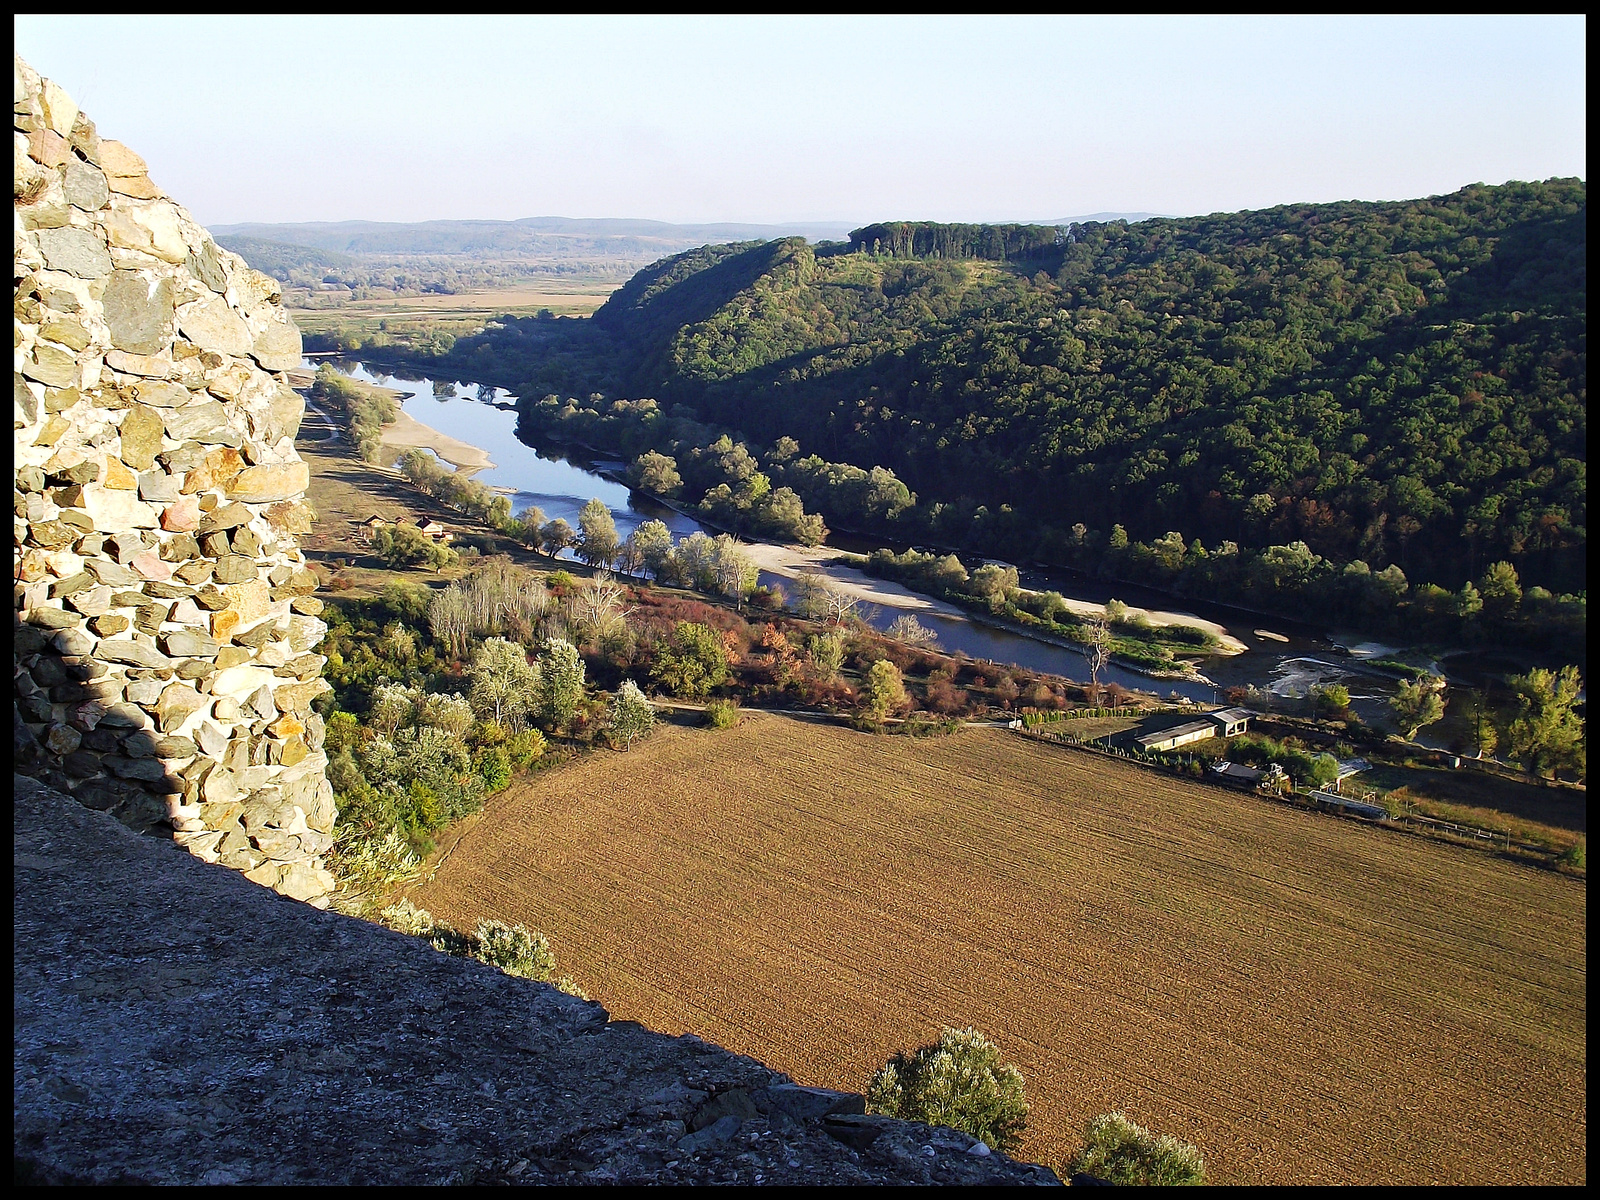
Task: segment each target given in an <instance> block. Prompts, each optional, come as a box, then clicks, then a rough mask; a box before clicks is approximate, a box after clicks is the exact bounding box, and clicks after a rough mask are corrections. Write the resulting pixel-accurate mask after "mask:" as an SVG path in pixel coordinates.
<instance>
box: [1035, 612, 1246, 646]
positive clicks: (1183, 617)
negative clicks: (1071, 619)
mask: <svg viewBox="0 0 1600 1200" xmlns="http://www.w3.org/2000/svg"><path fill="white" fill-rule="evenodd" d="M1067 609H1068V611H1070V612H1071V613H1072V614H1073V615H1074V616H1079V617H1097V616H1099V615H1100V614H1101V613H1103V612H1105V610H1106V606H1105V605H1104V604H1090V603H1089V602H1088V601H1087V600H1073V599H1070V598H1068V599H1067ZM1127 609H1128V616H1129V617H1130V618H1133V617H1137V616H1141V615H1142V616H1143V617H1144V618H1145V620H1147V621H1149V622H1150V624H1152V625H1193V626H1194V627H1195V628H1196V629H1204V630H1205V631H1206V632H1207V633H1211V634H1215V635H1216V639H1217V641H1218V642H1219V643H1221V644H1220V646H1219V647H1218V649H1219V651H1220V652H1221V653H1223V654H1242V653H1244V652H1245V651H1246V650H1248V649H1250V647H1249V646H1247V645H1245V644H1244V643H1243V642H1241V641H1240V640H1239V639H1238V638H1236V637H1234V636H1233V635H1232V634H1231V633H1229V632H1228V629H1227V626H1225V625H1218V624H1217V623H1216V622H1215V621H1208V620H1206V619H1205V618H1204V617H1197V616H1195V615H1194V614H1193V613H1186V612H1170V611H1168V610H1167V609H1163V608H1135V607H1134V606H1133V605H1131V604H1130V605H1128V606H1127Z"/></svg>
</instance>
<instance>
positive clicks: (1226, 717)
mask: <svg viewBox="0 0 1600 1200" xmlns="http://www.w3.org/2000/svg"><path fill="white" fill-rule="evenodd" d="M1255 715H1256V714H1255V713H1253V712H1251V711H1250V710H1249V709H1248V708H1219V709H1218V710H1217V711H1216V712H1214V713H1207V714H1206V716H1207V717H1209V718H1210V719H1211V720H1213V721H1226V722H1227V723H1228V724H1230V725H1231V724H1233V723H1234V722H1235V721H1248V720H1249V719H1250V718H1251V717H1253V716H1255Z"/></svg>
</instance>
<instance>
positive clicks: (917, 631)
mask: <svg viewBox="0 0 1600 1200" xmlns="http://www.w3.org/2000/svg"><path fill="white" fill-rule="evenodd" d="M889 636H890V637H892V638H894V639H895V640H896V641H900V642H904V643H905V644H906V645H908V646H931V645H933V644H934V643H935V642H937V641H938V640H939V635H938V633H936V632H935V631H934V630H932V629H929V628H928V627H927V626H926V625H924V624H923V623H922V622H921V621H919V620H917V618H916V617H914V616H912V615H911V614H910V613H906V614H904V615H903V616H899V617H896V618H895V619H894V624H892V625H890V626H889Z"/></svg>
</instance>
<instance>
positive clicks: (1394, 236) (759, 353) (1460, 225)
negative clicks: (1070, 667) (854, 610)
mask: <svg viewBox="0 0 1600 1200" xmlns="http://www.w3.org/2000/svg"><path fill="white" fill-rule="evenodd" d="M1586 212H1587V193H1586V188H1585V185H1584V183H1583V181H1582V180H1577V179H1556V180H1549V181H1546V182H1543V183H1512V184H1506V185H1504V186H1500V187H1486V186H1483V185H1474V186H1471V187H1467V188H1463V189H1462V190H1461V191H1459V192H1455V193H1452V194H1449V195H1443V196H1434V197H1428V198H1425V199H1420V200H1411V201H1400V202H1383V203H1376V202H1361V201H1350V202H1343V203H1335V204H1295V205H1285V206H1280V207H1278V208H1273V209H1264V210H1260V211H1252V212H1239V213H1217V214H1212V215H1209V216H1202V217H1185V218H1180V219H1150V220H1144V221H1139V222H1137V223H1123V222H1121V221H1114V222H1099V223H1087V224H1086V223H1084V222H1078V223H1077V224H1078V228H1077V229H1076V230H1073V231H1071V232H1068V231H1067V230H1060V229H1057V228H1056V227H1054V226H1023V225H1012V226H977V225H973V226H967V225H937V224H933V223H928V222H881V223H879V224H877V225H872V226H864V227H862V228H861V230H859V231H857V233H858V235H859V236H853V238H852V242H851V243H849V244H843V245H841V244H834V245H830V246H827V247H812V246H808V245H807V244H806V243H805V242H804V241H803V240H801V239H800V238H790V239H781V240H776V241H765V242H744V243H738V244H733V245H722V246H707V247H703V248H698V249H694V250H689V251H686V252H684V253H682V254H679V255H676V256H673V257H670V258H665V259H662V260H660V261H657V262H654V263H652V264H651V265H650V266H649V267H647V268H646V269H644V270H642V271H640V272H639V273H638V274H637V275H635V276H634V277H633V278H632V279H631V280H630V281H629V282H628V283H627V284H626V285H624V286H623V287H622V288H620V289H618V290H617V291H616V292H614V293H613V294H612V296H611V299H610V300H609V301H608V302H607V303H606V305H605V306H604V307H602V308H601V309H600V310H599V311H598V312H597V313H596V314H595V316H594V318H593V320H592V321H591V322H582V323H581V325H582V326H583V327H584V328H583V329H580V328H579V327H578V326H579V324H580V323H573V325H572V327H571V335H572V337H574V338H576V337H578V336H579V335H580V334H582V336H583V337H584V338H586V339H587V341H584V342H582V344H578V343H574V344H573V348H572V349H571V350H570V351H569V350H563V351H562V353H561V354H557V353H556V351H557V350H558V349H560V347H559V346H558V343H556V342H554V341H552V340H551V337H552V336H553V335H554V334H555V333H557V332H559V331H558V330H556V329H555V328H553V327H550V328H546V327H541V326H540V325H539V323H537V322H526V323H523V324H521V325H518V326H515V327H513V326H511V325H507V326H506V327H505V328H503V329H497V330H487V331H485V332H484V333H483V334H482V335H479V336H478V337H475V338H464V339H462V341H461V342H459V343H458V344H457V345H456V347H455V351H454V358H456V359H457V360H459V362H460V363H461V370H462V371H463V372H465V371H468V370H478V371H481V370H482V368H483V366H486V365H489V364H493V365H494V367H495V369H496V372H497V376H498V378H497V379H496V382H503V383H504V384H505V385H506V386H509V387H512V388H513V389H515V390H518V391H520V392H521V393H522V395H523V396H524V397H525V399H527V398H534V397H538V396H539V395H541V394H542V393H543V392H554V391H557V390H558V389H559V390H561V391H562V392H564V393H565V394H567V395H582V394H584V393H586V392H591V391H593V392H603V393H605V394H607V395H610V396H618V395H620V396H624V397H654V398H655V399H656V400H658V401H659V402H660V403H661V404H662V405H663V406H664V410H663V411H666V412H671V413H673V414H674V415H675V419H676V418H692V419H693V420H695V421H698V422H702V423H705V425H706V426H707V427H717V428H722V429H727V430H732V431H735V432H738V433H742V435H743V437H744V440H745V441H746V442H747V443H748V446H749V447H750V448H751V449H752V450H753V451H756V452H760V451H761V450H762V448H764V447H768V446H774V445H776V444H777V441H778V439H780V438H789V439H794V440H795V441H797V442H798V445H799V451H798V453H799V455H801V456H804V455H809V454H812V453H816V454H820V455H821V456H823V458H824V459H826V460H827V461H828V462H831V463H835V464H838V463H841V462H843V463H845V464H850V465H851V469H855V468H862V469H865V468H871V467H878V466H881V467H883V468H887V469H889V470H892V471H893V472H894V474H895V476H897V477H898V478H899V479H900V480H903V481H904V483H905V484H906V485H908V486H909V487H910V488H911V489H912V490H914V491H915V492H916V494H917V495H918V496H919V497H920V498H921V499H920V502H919V503H917V504H916V505H915V506H914V507H910V508H903V510H897V511H900V515H899V516H898V517H895V518H894V519H893V520H889V519H887V518H878V517H874V516H873V514H872V512H871V511H869V509H868V508H865V507H862V506H861V505H856V506H855V507H850V506H849V505H846V504H844V503H843V502H842V501H840V500H839V499H838V498H837V497H835V496H833V495H832V494H831V493H829V492H828V491H827V490H826V489H821V488H820V486H819V487H817V488H809V487H807V486H804V485H802V484H801V483H800V482H798V480H799V475H797V474H796V468H794V467H793V466H790V467H785V468H783V469H782V470H780V469H779V467H777V466H774V467H773V468H772V469H773V470H774V472H775V473H774V476H773V479H774V485H775V486H776V483H777V482H778V481H779V478H780V476H781V477H782V479H783V481H786V482H789V483H791V484H792V485H793V486H795V488H796V490H797V491H798V492H799V493H800V495H801V496H802V498H803V499H804V500H805V501H806V503H807V506H808V508H809V507H811V506H812V505H813V504H815V505H816V506H817V507H818V508H819V509H820V510H821V511H822V512H823V513H824V515H825V516H826V517H827V518H828V519H829V521H830V522H833V523H835V524H837V525H840V526H843V527H846V528H867V527H869V526H873V527H877V528H881V529H882V530H883V531H884V532H886V533H887V532H896V533H899V534H901V535H902V536H903V537H904V538H905V539H906V540H908V541H910V540H918V539H923V540H929V541H937V542H943V543H946V544H954V545H961V544H966V545H973V546H982V547H984V552H985V553H997V554H999V555H1001V556H1003V557H1007V558H1012V559H1023V560H1026V559H1030V558H1037V559H1040V560H1042V561H1047V562H1065V563H1069V564H1077V563H1082V564H1094V563H1099V562H1115V563H1117V564H1120V565H1117V566H1116V568H1115V569H1116V570H1117V571H1118V572H1119V573H1121V574H1122V575H1123V577H1129V576H1139V577H1142V578H1145V579H1148V580H1149V581H1151V582H1156V583H1162V584H1164V585H1165V584H1172V583H1175V582H1178V581H1181V580H1187V579H1190V578H1194V579H1199V578H1201V577H1202V576H1203V577H1204V579H1205V584H1204V587H1205V590H1206V592H1207V594H1210V595H1227V594H1232V595H1234V596H1238V597H1240V598H1243V599H1246V600H1248V601H1250V602H1252V603H1285V600H1284V599H1283V598H1284V597H1286V596H1296V595H1298V596H1300V597H1301V598H1302V599H1303V600H1304V601H1305V602H1308V603H1309V602H1311V601H1312V600H1313V599H1314V600H1315V601H1316V602H1317V603H1319V604H1322V603H1324V602H1329V597H1332V596H1334V595H1335V594H1336V593H1337V589H1338V588H1345V589H1346V590H1347V591H1348V592H1349V593H1350V594H1351V595H1352V596H1358V599H1355V600H1351V601H1350V602H1349V604H1348V605H1347V609H1349V610H1350V611H1360V612H1365V613H1367V614H1369V615H1371V614H1374V613H1378V612H1380V611H1381V609H1382V607H1383V605H1384V604H1386V603H1388V602H1389V601H1388V600H1386V599H1385V597H1387V596H1388V595H1389V591H1386V590H1385V589H1389V590H1390V591H1392V590H1393V589H1394V588H1399V589H1401V590H1402V591H1403V590H1404V587H1405V581H1406V580H1407V579H1410V580H1423V581H1432V582H1434V583H1438V584H1442V585H1445V586H1447V587H1448V588H1449V589H1450V591H1451V593H1455V592H1456V591H1457V590H1458V589H1460V588H1461V586H1462V584H1463V583H1464V582H1465V581H1466V580H1468V579H1473V580H1477V579H1479V578H1480V577H1481V574H1482V572H1483V571H1484V569H1485V568H1486V567H1488V566H1489V565H1490V564H1492V563H1494V562H1496V561H1498V560H1502V559H1503V560H1507V561H1510V562H1512V563H1513V564H1515V566H1516V568H1517V570H1518V571H1519V572H1521V574H1522V577H1523V580H1524V586H1528V585H1531V584H1534V583H1537V584H1539V585H1540V586H1541V587H1544V588H1550V589H1553V590H1555V591H1559V592H1578V591H1581V590H1582V589H1583V588H1584V586H1585V580H1586V566H1585V545H1586V540H1587V535H1586V525H1587V501H1586V493H1585V483H1584V480H1585V457H1586V448H1585V430H1586V402H1587V372H1586V358H1585V354H1586V349H1585V341H1586V324H1585V314H1586V291H1585V286H1586V283H1585V280H1586V264H1587V235H1586V226H1585V218H1586ZM546 326H548V323H546ZM562 355H565V357H562ZM469 364H470V366H469ZM463 377H466V376H465V375H463ZM473 377H474V378H476V377H477V376H473ZM529 415H530V419H531V418H532V417H533V416H536V415H537V414H534V413H530V414H529ZM557 415H559V414H557ZM571 415H572V416H573V424H572V428H573V429H579V428H581V429H582V435H581V436H582V437H583V438H584V439H585V440H587V441H588V442H589V443H590V444H591V445H601V444H605V443H606V441H607V439H606V437H605V436H604V428H605V427H604V426H603V424H601V423H600V421H599V419H600V418H601V417H602V416H604V414H602V413H600V412H599V411H596V412H594V413H592V414H590V415H588V416H585V415H584V414H583V413H582V412H581V411H578V410H576V409H575V410H574V411H573V414H571ZM606 419H607V420H609V419H610V418H609V417H607V418H606ZM619 420H620V418H619ZM629 436H630V437H632V438H633V439H634V440H633V442H632V443H630V445H631V446H632V447H633V448H630V449H629V451H628V452H629V453H637V447H638V446H641V445H654V444H655V442H656V440H657V439H660V440H661V445H662V446H664V447H668V448H669V450H671V452H674V453H678V454H680V455H685V454H687V451H685V450H684V449H683V448H682V447H674V446H673V445H672V437H673V436H679V435H671V434H670V427H669V426H667V425H661V426H660V427H659V428H655V427H652V429H651V430H645V429H643V428H642V427H641V429H640V430H639V431H630V433H629ZM694 436H700V435H698V434H696V435H694ZM711 436H715V435H714V434H712V435H711ZM620 440H621V439H620V436H619V441H620ZM680 440H681V437H680ZM785 444H786V445H788V443H785ZM785 453H786V454H788V455H789V456H790V457H793V456H794V451H793V449H792V447H791V448H790V450H788V451H786V452H785ZM680 461H687V459H682V460H680ZM797 461H798V460H797ZM819 461H821V460H819ZM819 469H820V468H819ZM830 469H831V468H830ZM841 470H842V468H841ZM844 477H845V476H844V475H841V476H840V478H844ZM863 503H864V502H863ZM1169 531H1170V532H1171V535H1172V536H1168V534H1169ZM1197 538H1198V539H1201V541H1202V542H1203V543H1204V546H1205V547H1221V550H1220V551H1215V552H1214V551H1212V550H1209V549H1203V548H1197V544H1196V543H1195V539H1197ZM1136 540H1145V541H1146V542H1147V546H1146V548H1145V549H1143V550H1140V551H1139V553H1138V555H1136V556H1135V558H1137V561H1134V560H1133V559H1130V560H1129V561H1128V562H1127V563H1125V564H1124V563H1122V559H1121V557H1119V555H1121V551H1122V547H1123V546H1124V545H1125V544H1131V543H1132V542H1133V541H1136ZM1150 547H1154V548H1153V549H1152V548H1150ZM1240 551H1248V552H1251V553H1257V554H1258V555H1259V557H1258V558H1252V559H1249V560H1248V563H1247V562H1246V559H1244V558H1241V557H1238V553H1239V552H1240ZM1128 553H1130V554H1131V553H1133V552H1132V551H1129V552H1128ZM1122 557H1126V556H1125V555H1123V556H1122ZM1347 563H1349V564H1353V565H1352V567H1351V570H1350V572H1349V573H1348V574H1345V575H1341V574H1340V572H1341V571H1342V570H1343V568H1344V564H1347ZM1385 569H1389V574H1387V575H1384V576H1382V578H1381V579H1380V578H1379V573H1380V572H1381V571H1383V570H1385ZM1369 570H1370V572H1371V574H1370V575H1368V574H1365V573H1364V572H1367V571H1369ZM1229 571H1232V572H1234V574H1235V575H1236V576H1238V578H1231V577H1230V578H1224V576H1225V575H1226V574H1227V572H1229ZM1312 579H1319V580H1322V581H1323V582H1320V583H1318V584H1317V585H1316V586H1315V587H1312V586H1311V585H1310V584H1308V583H1307V582H1306V581H1307V580H1312ZM1374 581H1376V582H1374ZM1196 586H1198V585H1196ZM1419 586H1420V585H1419ZM1339 594H1342V593H1339ZM1418 594H1419V596H1420V599H1419V601H1418V603H1419V605H1421V606H1423V607H1425V608H1427V609H1428V611H1430V612H1432V611H1437V613H1438V614H1439V619H1440V621H1444V620H1445V619H1446V618H1447V617H1448V615H1449V613H1450V612H1451V611H1455V609H1460V610H1463V611H1469V610H1471V609H1472V606H1473V605H1474V604H1475V603H1477V602H1478V601H1477V599H1475V597H1474V596H1473V595H1471V594H1470V593H1462V594H1460V595H1458V596H1455V595H1452V596H1443V593H1437V590H1436V589H1435V591H1426V590H1424V591H1422V592H1419V593H1418ZM1529 594H1530V596H1531V595H1533V592H1531V591H1530V593H1529ZM1441 596H1443V598H1441ZM1547 596H1548V593H1544V594H1543V595H1542V596H1541V598H1540V599H1539V601H1538V602H1539V603H1541V604H1546V605H1548V600H1547V599H1546V598H1545V597H1547ZM1452 606H1454V608H1452ZM1580 607H1581V602H1580ZM1440 628H1444V626H1443V625H1441V626H1440Z"/></svg>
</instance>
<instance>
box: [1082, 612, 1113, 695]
mask: <svg viewBox="0 0 1600 1200" xmlns="http://www.w3.org/2000/svg"><path fill="white" fill-rule="evenodd" d="M1083 630H1084V637H1083V640H1084V645H1085V647H1086V649H1085V651H1084V657H1086V658H1087V659H1088V660H1089V681H1090V685H1091V687H1092V689H1093V691H1094V699H1095V702H1096V703H1098V702H1099V700H1100V672H1101V671H1103V670H1105V669H1106V663H1107V662H1109V661H1110V660H1111V625H1110V623H1109V622H1108V621H1107V620H1106V614H1105V612H1104V611H1102V612H1100V613H1099V614H1098V615H1096V616H1093V617H1090V618H1089V619H1088V620H1087V621H1086V622H1085V623H1084V627H1083Z"/></svg>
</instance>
